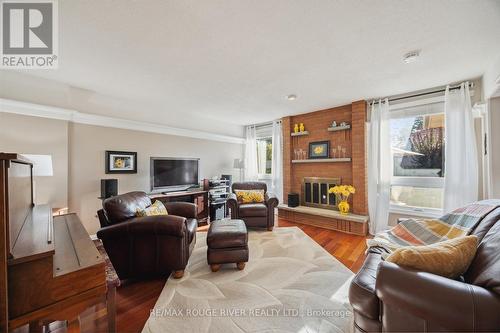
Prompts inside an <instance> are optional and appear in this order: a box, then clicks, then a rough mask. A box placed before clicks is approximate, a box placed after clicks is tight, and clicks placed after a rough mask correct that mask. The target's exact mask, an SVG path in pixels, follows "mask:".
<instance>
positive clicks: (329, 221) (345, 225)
mask: <svg viewBox="0 0 500 333" xmlns="http://www.w3.org/2000/svg"><path fill="white" fill-rule="evenodd" d="M278 217H279V218H280V219H284V220H287V221H290V222H295V223H299V224H305V225H311V226H314V227H319V228H324V229H328V230H335V231H341V232H344V233H347V234H353V235H360V236H366V234H367V233H368V223H366V222H355V221H348V220H344V219H342V218H340V217H339V218H333V217H326V216H319V215H313V214H307V213H303V212H297V211H292V210H288V209H283V208H278Z"/></svg>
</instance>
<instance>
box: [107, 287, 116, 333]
mask: <svg viewBox="0 0 500 333" xmlns="http://www.w3.org/2000/svg"><path fill="white" fill-rule="evenodd" d="M106 308H107V316H108V332H110V333H114V332H116V287H115V286H112V287H109V286H108V292H107V293H106Z"/></svg>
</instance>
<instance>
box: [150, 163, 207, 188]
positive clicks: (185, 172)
mask: <svg viewBox="0 0 500 333" xmlns="http://www.w3.org/2000/svg"><path fill="white" fill-rule="evenodd" d="M150 163H151V174H150V178H151V191H153V192H156V191H165V192H170V191H183V190H187V189H188V188H191V187H196V186H199V183H200V179H199V168H200V159H199V158H175V157H151V162H150Z"/></svg>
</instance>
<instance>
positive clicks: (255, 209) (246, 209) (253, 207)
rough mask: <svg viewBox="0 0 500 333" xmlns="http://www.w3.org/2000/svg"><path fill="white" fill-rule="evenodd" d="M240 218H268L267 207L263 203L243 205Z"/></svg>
mask: <svg viewBox="0 0 500 333" xmlns="http://www.w3.org/2000/svg"><path fill="white" fill-rule="evenodd" d="M238 213H239V216H240V217H264V216H267V206H266V205H265V204H263V203H251V204H241V205H240V206H239V210H238Z"/></svg>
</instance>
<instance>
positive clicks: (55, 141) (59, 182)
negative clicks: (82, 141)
mask: <svg viewBox="0 0 500 333" xmlns="http://www.w3.org/2000/svg"><path fill="white" fill-rule="evenodd" d="M0 152H6V153H23V154H41V155H51V156H52V164H53V166H52V168H53V176H52V177H35V178H34V180H35V203H46V202H51V203H52V205H53V207H54V208H64V207H67V205H68V123H67V122H66V121H61V120H53V119H43V118H36V117H27V116H20V115H15V114H9V113H1V112H0Z"/></svg>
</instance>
